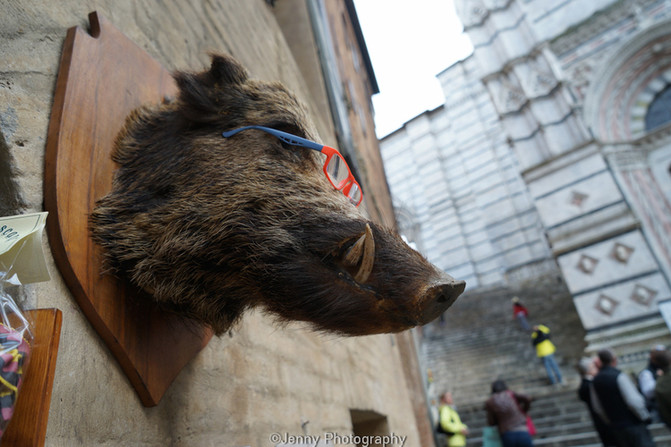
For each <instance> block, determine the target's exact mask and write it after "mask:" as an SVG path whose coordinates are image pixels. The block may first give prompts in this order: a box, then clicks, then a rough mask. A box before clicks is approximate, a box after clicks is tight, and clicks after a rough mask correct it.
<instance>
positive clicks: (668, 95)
mask: <svg viewBox="0 0 671 447" xmlns="http://www.w3.org/2000/svg"><path fill="white" fill-rule="evenodd" d="M669 122H671V86H669V85H667V86H666V87H665V88H664V90H662V91H661V92H659V93H658V94H657V95H656V96H655V98H654V99H653V100H652V102H651V103H650V106H649V107H648V111H647V112H646V114H645V130H646V132H650V131H651V130H653V129H656V128H658V127H660V126H663V125H665V124H668V123H669Z"/></svg>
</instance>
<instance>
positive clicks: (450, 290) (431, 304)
mask: <svg viewBox="0 0 671 447" xmlns="http://www.w3.org/2000/svg"><path fill="white" fill-rule="evenodd" d="M445 276H446V277H447V278H443V279H445V280H446V281H445V282H444V283H443V284H438V285H434V286H432V287H429V288H428V289H427V290H426V292H425V293H424V296H423V297H421V298H420V299H421V302H422V310H421V315H420V318H419V322H418V323H419V324H427V323H430V322H431V321H433V320H435V319H436V318H438V317H439V316H440V315H441V314H442V313H443V312H445V311H446V310H447V308H448V307H450V306H451V305H452V304H453V303H454V302H455V301H456V299H457V298H458V297H459V295H461V293H462V292H463V291H464V289H465V288H466V282H465V281H457V280H455V279H454V278H452V277H450V276H448V275H445ZM448 278H449V279H448Z"/></svg>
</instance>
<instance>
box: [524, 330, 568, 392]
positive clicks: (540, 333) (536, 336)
mask: <svg viewBox="0 0 671 447" xmlns="http://www.w3.org/2000/svg"><path fill="white" fill-rule="evenodd" d="M531 343H532V344H533V345H534V346H535V347H536V355H537V356H538V358H539V359H541V360H542V361H543V366H545V371H546V372H547V375H548V378H549V379H550V383H551V384H553V385H559V384H561V383H562V375H561V371H560V370H559V365H557V361H556V360H555V356H554V353H555V351H556V350H557V348H555V345H554V344H553V343H552V341H550V329H549V328H548V327H547V326H544V325H542V324H539V325H536V326H534V327H533V332H532V333H531Z"/></svg>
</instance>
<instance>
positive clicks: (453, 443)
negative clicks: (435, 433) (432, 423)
mask: <svg viewBox="0 0 671 447" xmlns="http://www.w3.org/2000/svg"><path fill="white" fill-rule="evenodd" d="M438 424H439V426H440V429H441V430H440V432H441V433H444V434H445V435H447V445H448V447H464V446H465V445H466V435H468V426H467V425H466V424H464V423H463V422H461V418H460V417H459V413H457V410H456V409H455V408H454V401H453V399H452V393H450V392H449V391H446V392H445V393H443V395H442V396H440V406H439V407H438Z"/></svg>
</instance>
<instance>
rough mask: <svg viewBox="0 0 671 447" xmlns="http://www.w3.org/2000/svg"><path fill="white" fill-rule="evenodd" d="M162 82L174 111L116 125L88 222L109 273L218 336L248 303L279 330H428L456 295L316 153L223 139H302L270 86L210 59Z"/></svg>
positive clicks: (296, 109) (305, 128)
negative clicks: (174, 92) (288, 324)
mask: <svg viewBox="0 0 671 447" xmlns="http://www.w3.org/2000/svg"><path fill="white" fill-rule="evenodd" d="M175 79H176V81H177V84H178V86H179V89H180V93H179V96H178V98H177V99H176V100H175V101H174V102H173V103H170V104H163V105H160V106H156V107H154V108H148V107H145V108H140V109H139V110H136V111H134V112H133V113H132V114H131V115H130V116H129V117H128V119H127V121H126V125H125V127H124V129H123V130H122V131H121V133H120V134H119V136H118V138H117V141H116V147H115V150H114V153H113V159H114V161H116V162H117V163H118V165H119V168H118V171H117V172H116V174H115V178H114V183H113V188H112V191H111V192H110V193H109V194H108V195H107V196H105V197H104V198H102V199H101V200H100V201H99V202H98V203H97V205H96V209H95V210H94V212H93V213H92V215H91V218H90V224H91V231H92V235H93V238H94V240H95V241H96V242H97V243H98V244H100V245H101V246H103V247H104V249H105V250H104V252H105V256H106V263H107V264H108V265H109V267H111V268H113V269H114V270H115V271H116V272H118V273H119V274H123V275H126V276H127V277H128V278H129V279H130V281H131V282H133V283H134V284H136V285H137V286H139V287H140V288H142V289H144V290H145V291H147V292H148V293H150V294H151V295H152V296H153V299H154V300H155V301H156V302H157V303H160V304H163V305H166V306H167V307H168V308H170V309H172V310H175V311H177V312H179V313H181V314H182V315H184V316H187V317H189V318H192V319H195V320H197V321H201V322H203V323H206V324H208V325H209V326H211V327H212V329H213V330H214V332H215V333H216V334H218V335H219V334H222V333H223V332H225V331H227V330H228V329H229V328H230V327H231V325H232V324H233V323H235V322H236V321H237V320H238V319H239V318H240V316H241V315H242V313H243V312H244V311H245V310H246V309H248V308H252V307H256V306H260V307H261V308H263V309H265V310H266V311H268V312H270V313H272V314H274V315H276V316H277V317H278V319H279V321H292V320H298V321H303V322H308V323H310V325H311V326H312V327H313V328H314V329H316V330H319V331H328V332H335V333H338V334H344V335H366V334H375V333H384V332H398V331H402V330H405V329H408V328H411V327H413V326H416V325H421V324H425V323H428V322H429V321H431V320H433V319H435V318H436V317H438V316H439V315H440V314H441V313H442V312H444V311H445V310H446V309H447V308H448V307H449V306H450V305H451V304H452V303H453V302H454V300H456V298H457V297H458V296H459V294H460V293H461V292H462V291H463V290H464V287H465V283H464V282H463V281H456V280H455V279H454V278H452V277H450V276H449V275H447V274H445V273H444V272H442V271H439V270H438V269H437V268H436V267H434V266H433V265H432V264H430V263H429V262H427V261H426V260H425V259H424V258H423V257H422V256H421V255H420V254H419V253H417V252H416V251H415V250H413V249H411V248H410V247H409V246H408V245H407V244H406V243H405V242H403V240H402V239H401V238H400V237H399V236H398V235H397V234H395V233H394V232H392V231H390V230H387V229H385V228H382V227H380V226H379V225H377V224H375V223H374V222H372V221H370V220H368V219H366V218H365V217H364V216H363V215H362V214H361V213H360V211H359V209H358V208H357V207H356V206H355V205H354V204H353V203H352V202H351V201H350V200H349V199H348V198H347V197H346V196H345V194H344V193H343V191H345V192H346V193H347V192H348V189H350V186H351V185H350V186H347V187H345V188H344V189H343V190H342V191H338V190H336V189H335V188H334V186H333V184H332V182H331V181H329V180H328V178H327V176H326V175H325V174H326V172H325V170H323V164H324V162H323V161H322V160H320V158H319V157H320V156H321V154H319V153H318V152H317V151H313V150H311V149H308V148H305V147H300V146H295V145H291V143H289V144H288V143H287V141H286V140H282V139H280V138H277V137H276V136H274V135H273V134H270V133H268V132H266V131H264V130H259V129H253V128H252V129H246V130H243V131H239V132H237V133H234V132H231V133H230V134H229V135H228V137H224V136H222V132H225V131H231V130H234V129H238V128H240V127H244V126H265V127H268V128H272V129H276V130H279V131H284V132H288V133H291V134H293V135H295V136H298V137H302V138H305V139H309V140H314V138H315V133H314V131H313V130H312V128H311V125H310V124H309V120H308V119H307V117H306V114H305V110H304V108H303V107H302V105H301V104H300V103H299V102H298V100H297V99H296V98H295V97H294V96H293V95H292V94H291V93H289V92H288V91H287V90H286V89H285V88H284V87H283V86H282V85H281V84H278V83H267V82H260V81H256V80H252V79H249V78H248V75H247V72H246V70H245V69H244V68H243V67H242V66H241V65H240V64H239V63H237V62H236V61H235V60H233V59H231V58H230V57H225V56H216V55H215V56H213V57H212V65H211V68H210V69H209V70H208V71H204V72H202V73H189V72H178V73H176V74H175ZM313 144H314V143H313ZM316 146H321V145H316ZM353 188H354V189H356V186H355V187H353ZM354 201H355V202H356V197H355V200H354Z"/></svg>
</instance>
